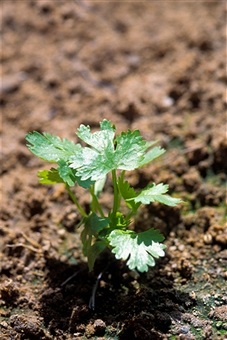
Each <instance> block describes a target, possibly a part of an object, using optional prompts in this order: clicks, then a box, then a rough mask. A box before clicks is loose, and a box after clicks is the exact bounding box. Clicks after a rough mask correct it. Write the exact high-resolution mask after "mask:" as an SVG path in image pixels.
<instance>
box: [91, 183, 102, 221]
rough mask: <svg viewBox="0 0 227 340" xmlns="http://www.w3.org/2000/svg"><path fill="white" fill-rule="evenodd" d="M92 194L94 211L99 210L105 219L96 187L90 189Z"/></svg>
mask: <svg viewBox="0 0 227 340" xmlns="http://www.w3.org/2000/svg"><path fill="white" fill-rule="evenodd" d="M90 194H91V197H92V210H97V211H98V212H99V213H100V215H101V217H105V215H104V213H103V210H102V207H101V205H100V203H99V201H98V198H97V196H96V195H95V192H94V185H93V186H92V187H91V188H90Z"/></svg>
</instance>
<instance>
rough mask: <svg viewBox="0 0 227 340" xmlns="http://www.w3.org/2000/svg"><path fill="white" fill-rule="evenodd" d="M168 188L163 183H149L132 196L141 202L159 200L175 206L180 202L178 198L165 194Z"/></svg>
mask: <svg viewBox="0 0 227 340" xmlns="http://www.w3.org/2000/svg"><path fill="white" fill-rule="evenodd" d="M168 188H169V186H168V185H167V184H163V183H160V184H157V185H156V184H152V185H149V186H147V187H146V188H145V189H143V190H142V191H141V192H140V193H139V194H138V195H137V196H136V197H135V198H134V201H135V202H141V203H143V204H149V203H152V202H160V203H163V204H166V205H169V206H175V205H177V204H179V203H181V200H180V199H179V198H173V197H170V196H169V195H166V194H165V193H166V192H167V191H168Z"/></svg>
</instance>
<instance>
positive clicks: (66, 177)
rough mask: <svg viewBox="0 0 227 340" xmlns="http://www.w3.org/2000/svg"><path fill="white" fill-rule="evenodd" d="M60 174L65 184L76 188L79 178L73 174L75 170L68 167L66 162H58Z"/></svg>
mask: <svg viewBox="0 0 227 340" xmlns="http://www.w3.org/2000/svg"><path fill="white" fill-rule="evenodd" d="M58 165H59V167H58V169H57V170H58V172H59V175H60V177H61V178H62V179H63V181H64V183H67V184H68V185H69V186H70V187H72V186H74V185H75V183H76V181H77V178H76V176H75V174H74V172H73V170H72V169H71V168H70V167H69V166H68V164H67V163H66V162H65V161H64V160H60V161H59V162H58Z"/></svg>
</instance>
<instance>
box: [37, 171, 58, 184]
mask: <svg viewBox="0 0 227 340" xmlns="http://www.w3.org/2000/svg"><path fill="white" fill-rule="evenodd" d="M38 177H39V182H40V183H41V184H56V183H64V181H63V179H62V178H61V177H60V176H59V173H58V170H57V169H54V168H51V169H50V170H41V171H38Z"/></svg>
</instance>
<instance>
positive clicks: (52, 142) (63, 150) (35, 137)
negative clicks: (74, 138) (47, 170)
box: [26, 131, 81, 163]
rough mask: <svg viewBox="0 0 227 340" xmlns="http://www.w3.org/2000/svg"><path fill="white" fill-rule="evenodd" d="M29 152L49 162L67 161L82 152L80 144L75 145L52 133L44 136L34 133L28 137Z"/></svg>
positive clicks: (43, 134) (44, 133)
mask: <svg viewBox="0 0 227 340" xmlns="http://www.w3.org/2000/svg"><path fill="white" fill-rule="evenodd" d="M26 140H27V142H28V144H27V146H28V148H29V150H30V151H31V152H32V153H33V154H35V155H36V156H38V157H40V158H42V159H44V160H46V161H48V162H56V163H57V162H58V161H59V160H64V161H67V160H68V159H69V157H70V156H72V155H74V154H76V153H77V152H78V151H80V150H81V145H80V144H75V143H73V142H71V141H69V140H68V139H65V138H64V139H61V138H59V137H57V136H53V135H51V134H50V133H46V132H43V133H42V134H41V133H39V132H37V131H34V132H30V133H28V134H27V135H26Z"/></svg>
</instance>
